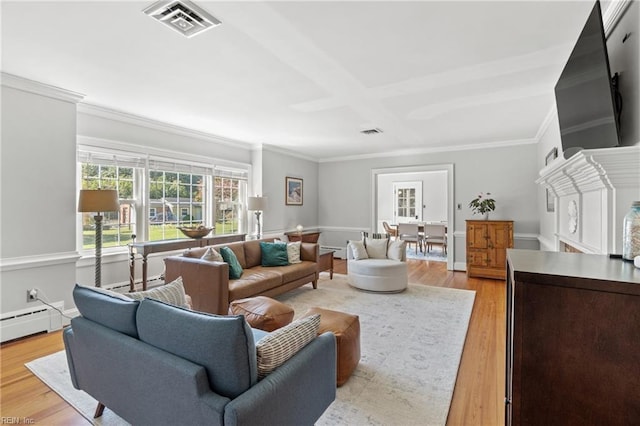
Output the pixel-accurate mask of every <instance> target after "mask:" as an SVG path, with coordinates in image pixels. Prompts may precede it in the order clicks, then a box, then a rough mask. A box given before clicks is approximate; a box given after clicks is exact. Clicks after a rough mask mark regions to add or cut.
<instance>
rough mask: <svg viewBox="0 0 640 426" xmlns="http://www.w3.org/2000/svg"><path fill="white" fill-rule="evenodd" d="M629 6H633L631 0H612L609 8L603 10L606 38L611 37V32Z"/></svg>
mask: <svg viewBox="0 0 640 426" xmlns="http://www.w3.org/2000/svg"><path fill="white" fill-rule="evenodd" d="M629 6H631V0H611V2H610V3H609V7H607V10H605V11H604V12H602V23H603V25H604V33H605V36H606V38H609V36H610V35H611V32H612V31H613V29H614V28H615V27H616V24H617V23H618V21H619V20H620V18H621V17H622V15H623V14H624V12H625V11H626V10H627V8H628V7H629Z"/></svg>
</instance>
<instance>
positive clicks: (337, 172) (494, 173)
mask: <svg viewBox="0 0 640 426" xmlns="http://www.w3.org/2000/svg"><path fill="white" fill-rule="evenodd" d="M536 156H537V146H536V145H535V144H527V145H517V146H509V147H496V148H485V149H481V150H480V149H478V150H468V151H455V152H438V153H430V154H422V155H412V156H397V157H394V156H386V157H381V158H367V159H362V160H353V161H344V162H340V161H334V162H326V163H320V170H319V181H320V182H322V185H321V186H320V192H319V201H318V205H319V220H320V224H321V226H322V230H323V237H324V238H325V240H324V242H325V243H326V244H328V245H336V246H342V245H344V244H345V242H346V240H348V239H354V238H358V233H359V232H360V231H361V230H369V229H370V228H371V227H372V225H373V224H371V209H372V208H373V205H372V200H371V191H372V189H371V184H372V182H371V173H372V172H371V171H372V169H380V168H387V167H389V168H391V167H400V166H403V167H409V166H417V165H438V164H453V166H454V191H453V193H454V196H453V200H450V204H451V206H452V208H455V207H454V206H456V205H457V204H458V203H460V204H461V205H462V209H461V210H457V209H456V210H455V217H454V223H453V224H451V225H450V226H452V229H453V234H454V237H455V242H454V245H455V252H454V262H455V263H456V269H461V268H463V264H464V263H465V261H466V253H465V231H466V222H465V220H466V219H473V218H474V217H473V215H472V213H471V210H470V209H469V208H468V207H467V206H468V204H469V202H470V201H471V200H472V199H473V198H475V197H476V196H477V194H478V193H479V192H491V193H492V195H493V196H494V198H495V199H496V210H495V212H493V213H492V214H491V218H492V219H505V220H514V221H515V225H514V228H515V233H516V246H517V247H521V248H537V247H538V244H537V235H538V199H537V190H538V188H537V185H536V184H535V183H534V181H535V179H536V178H537V175H538V163H537V161H536V160H535V158H536ZM476 218H477V217H476Z"/></svg>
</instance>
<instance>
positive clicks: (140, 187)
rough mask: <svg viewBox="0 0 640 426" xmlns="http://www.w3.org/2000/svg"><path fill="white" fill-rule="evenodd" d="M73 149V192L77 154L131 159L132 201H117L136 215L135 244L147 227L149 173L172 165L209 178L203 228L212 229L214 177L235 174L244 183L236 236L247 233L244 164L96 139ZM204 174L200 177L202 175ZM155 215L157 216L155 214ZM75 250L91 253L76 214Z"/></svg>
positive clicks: (121, 249) (110, 250)
mask: <svg viewBox="0 0 640 426" xmlns="http://www.w3.org/2000/svg"><path fill="white" fill-rule="evenodd" d="M78 141H79V143H78V146H77V154H78V159H77V162H76V164H77V173H76V174H77V183H76V187H77V190H78V191H77V192H78V193H79V189H80V188H81V185H82V175H81V172H82V166H81V164H82V162H84V161H82V160H81V158H84V157H82V154H81V153H87V152H89V153H95V154H96V155H101V156H105V155H112V156H116V158H117V157H123V158H130V159H135V160H136V161H137V163H136V164H138V166H137V167H136V168H135V169H134V173H135V174H136V177H135V179H134V181H135V182H136V185H135V187H134V191H133V193H134V200H121V201H127V202H130V203H131V204H133V205H134V208H135V212H136V220H135V222H136V230H135V235H136V241H148V240H149V238H148V237H149V235H148V230H149V224H150V219H149V217H150V214H151V206H150V205H149V204H150V200H149V185H150V182H149V171H150V170H151V169H152V168H153V167H156V168H157V167H158V165H160V166H162V165H164V166H171V165H174V166H175V167H177V168H182V169H183V170H187V168H191V169H194V172H193V173H194V174H199V173H198V171H199V170H210V171H211V174H210V175H208V174H207V181H206V182H205V187H206V192H207V194H206V195H205V204H204V205H203V210H204V212H205V213H204V214H203V219H204V222H205V225H206V226H212V225H215V219H214V214H215V199H214V184H213V179H214V176H215V175H216V173H217V172H218V171H220V170H223V171H224V172H225V173H229V172H231V173H233V172H236V173H237V175H238V176H241V177H242V179H244V180H246V181H247V184H246V185H244V187H245V190H244V191H243V193H242V194H239V200H240V201H239V202H240V204H241V212H240V213H239V218H238V221H239V223H238V231H237V232H238V233H247V229H248V225H247V218H248V212H247V210H246V198H247V194H248V182H250V179H249V177H250V174H251V165H250V164H245V163H238V162H232V161H227V160H220V159H216V158H208V157H203V156H195V155H189V154H185V153H179V152H174V151H169V150H158V149H152V148H145V147H141V146H139V145H130V144H127V143H122V142H115V141H107V140H102V139H97V138H88V137H82V136H79V137H78ZM202 174H204V173H202ZM156 213H157V212H156ZM76 230H77V231H76V234H77V235H76V247H77V248H78V252H80V253H89V252H93V249H84V248H83V241H82V215H81V214H78V217H77V221H76ZM127 250H128V248H127V247H126V246H118V247H108V248H103V254H109V253H118V252H125V251H127Z"/></svg>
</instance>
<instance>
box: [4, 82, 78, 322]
mask: <svg viewBox="0 0 640 426" xmlns="http://www.w3.org/2000/svg"><path fill="white" fill-rule="evenodd" d="M29 90H31V88H29ZM45 91H46V89H45ZM57 96H58V93H57V91H55V90H54V91H49V92H48V93H47V95H46V96H45V95H41V94H38V93H35V92H31V91H25V90H17V89H14V88H11V87H7V86H5V85H4V81H3V86H2V122H1V124H2V156H1V157H0V161H1V163H0V173H1V179H0V181H1V186H0V197H1V198H0V199H1V204H2V217H1V219H0V248H1V249H2V252H1V253H0V259H2V261H1V268H0V282H1V292H2V297H1V298H0V299H1V305H0V312H2V313H6V312H12V311H15V310H18V309H23V308H29V307H33V306H34V305H35V306H38V305H40V303H39V302H36V303H31V304H27V302H26V292H27V290H28V289H30V288H36V287H37V288H39V289H40V290H41V293H40V296H41V297H42V298H43V299H45V300H48V301H50V302H58V301H64V302H65V304H66V305H68V304H69V303H71V288H72V286H73V284H74V282H75V262H76V259H77V255H76V237H75V235H76V104H75V102H74V101H68V100H65V99H64V96H63V97H62V98H58V97H57Z"/></svg>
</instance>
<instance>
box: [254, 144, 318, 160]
mask: <svg viewBox="0 0 640 426" xmlns="http://www.w3.org/2000/svg"><path fill="white" fill-rule="evenodd" d="M253 150H254V151H259V150H262V151H270V152H275V153H276V154H282V155H288V156H290V157H295V158H299V159H301V160H306V161H311V162H314V163H318V162H319V160H318V159H317V158H314V157H309V156H308V155H304V154H300V153H299V152H295V151H290V150H288V149H284V148H278V147H275V146H273V145H265V144H257V145H255V146H254V149H253Z"/></svg>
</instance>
